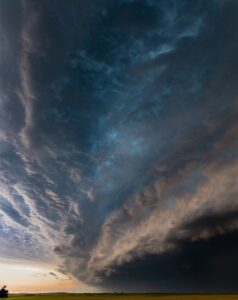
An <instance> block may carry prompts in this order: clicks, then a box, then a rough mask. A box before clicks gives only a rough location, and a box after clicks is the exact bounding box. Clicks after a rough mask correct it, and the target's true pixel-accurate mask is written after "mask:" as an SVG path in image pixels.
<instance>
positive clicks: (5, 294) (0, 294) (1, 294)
mask: <svg viewBox="0 0 238 300" xmlns="http://www.w3.org/2000/svg"><path fill="white" fill-rule="evenodd" d="M6 287H7V286H6V285H4V286H3V287H2V288H1V290H0V298H8V290H7V289H6Z"/></svg>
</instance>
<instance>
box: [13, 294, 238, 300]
mask: <svg viewBox="0 0 238 300" xmlns="http://www.w3.org/2000/svg"><path fill="white" fill-rule="evenodd" d="M10 298H11V299H12V300H14V299H16V300H103V299H105V300H119V299H118V298H120V300H136V299H139V300H156V299H159V300H238V294H237V295H221V294H217V295H158V294H153V295H151V294H143V295H142V294H131V295H128V294H106V295H105V294H101V295H99V294H43V295H39V294H38V295H11V296H10Z"/></svg>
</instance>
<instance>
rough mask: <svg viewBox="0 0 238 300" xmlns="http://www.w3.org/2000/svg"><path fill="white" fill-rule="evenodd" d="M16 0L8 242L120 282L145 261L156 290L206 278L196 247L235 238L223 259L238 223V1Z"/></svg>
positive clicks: (1, 150) (6, 49)
mask: <svg viewBox="0 0 238 300" xmlns="http://www.w3.org/2000/svg"><path fill="white" fill-rule="evenodd" d="M14 3H15V5H10V4H9V1H5V0H2V1H1V2H0V8H1V9H0V13H1V18H0V40H1V46H0V53H1V55H0V63H1V73H0V83H1V91H0V105H1V112H0V114H1V121H0V126H1V129H0V155H1V162H0V167H1V169H0V172H1V173H0V176H1V177H0V178H1V183H0V184H1V189H0V197H1V198H0V200H1V201H0V208H1V211H2V215H1V220H2V225H1V226H2V232H3V233H2V235H1V237H2V239H3V240H4V232H5V233H6V232H9V234H12V236H18V239H19V242H20V241H21V239H22V241H24V243H23V242H22V246H21V248H20V249H21V251H19V254H18V255H19V256H21V257H25V256H27V252H29V253H28V256H29V257H30V256H31V255H30V253H34V255H33V254H32V258H34V259H39V258H40V257H42V259H54V255H55V254H56V255H57V256H58V257H59V258H60V259H61V260H62V263H61V266H60V270H61V271H62V272H66V273H70V274H72V275H74V276H76V277H77V278H79V279H80V280H83V281H86V282H88V283H91V284H98V285H101V286H104V287H107V288H110V287H111V288H113V289H123V287H125V289H129V287H128V285H127V284H126V282H125V280H123V278H122V277H123V276H125V277H124V278H127V279H128V278H130V277H133V276H135V274H137V273H138V272H139V273H143V274H145V276H142V275H141V276H139V275H137V276H136V277H135V278H137V279H138V281H141V282H143V284H141V287H143V290H160V289H161V290H165V289H167V290H169V289H171V290H179V291H182V290H192V289H199V290H204V289H208V285H206V284H205V282H204V281H203V280H202V275H201V276H200V274H203V273H204V272H205V267H204V269H203V266H201V269H199V264H196V263H194V262H195V261H196V259H197V253H198V252H199V251H200V250H199V249H201V251H202V253H203V255H204V261H205V260H206V259H210V257H211V252H209V247H210V246H209V245H215V244H216V243H218V244H219V245H220V243H222V241H223V239H224V241H227V248H225V246H224V248H222V249H224V259H225V257H226V251H228V250H229V247H230V246H229V245H230V244H231V240H232V239H234V238H235V232H236V230H237V226H238V225H237V222H236V214H237V209H238V202H237V195H238V188H237V184H236V178H237V176H238V157H237V156H238V143H237V141H238V139H237V128H238V124H237V117H238V103H237V92H238V91H237V89H238V88H237V86H238V85H237V70H238V68H237V50H238V49H237V45H238V43H237V30H236V28H237V25H238V24H237V22H238V21H237V20H238V19H237V13H238V5H237V2H236V1H209V2H208V1H205V0H204V1H199V0H197V1H167V0H166V1H152V0H151V1H149V0H148V1H130V0H128V1H127V0H121V1H100V2H99V1H74V0H72V1H70V2H69V3H68V2H67V3H66V1H61V0H60V1H58V0H57V1H49V0H48V1H47V0H44V1H43V0H42V1H33V0H32V1H30V0H29V1H28V0H23V1H15V2H14ZM36 240H37V242H36ZM210 241H211V244H210ZM214 241H217V242H214ZM9 243H11V244H13V245H14V239H13V238H12V239H11V240H9ZM17 243H18V242H17ZM24 245H26V247H24ZM29 245H31V246H29ZM1 247H2V248H1V249H0V250H1V253H3V254H4V255H6V249H7V247H9V245H8V244H7V245H5V244H4V243H3V244H2V245H1ZM212 247H213V246H212ZM27 249H28V250H27ZM32 249H34V251H33V250H32ZM206 249H207V250H206ZM190 252H191V253H194V256H193V254H191V257H190V254H188V253H190ZM49 253H50V255H49ZM206 253H207V258H206ZM14 255H16V254H14ZM220 255H221V257H220V259H221V260H222V259H223V258H222V255H223V250H221V251H220ZM49 256H50V257H49ZM186 258H187V259H188V265H189V264H190V263H191V264H192V265H193V264H195V266H196V268H198V269H197V272H198V273H199V276H198V277H197V280H198V282H197V285H194V282H193V281H192V280H193V279H192V278H191V280H190V275H189V274H190V272H192V271H191V270H193V269H192V268H190V269H189V268H186V267H184V268H182V269H181V268H180V261H181V264H182V265H183V263H184V261H185V265H186ZM190 258H191V259H190ZM177 260H178V263H177ZM154 262H155V265H156V266H158V270H157V269H156V270H155V268H152V269H151V264H154ZM229 263H230V262H228V265H229ZM219 266H220V269H219ZM216 268H217V269H216V272H217V273H220V274H222V272H223V269H224V268H225V266H224V264H221V265H219V264H217V265H216ZM150 269H151V271H150ZM138 270H139V271H138ZM142 270H144V271H142ZM160 270H161V271H160ZM163 270H164V271H163ZM173 270H175V274H174V273H173V272H174V271H173ZM164 272H165V273H166V275H164V274H163V273H164ZM173 274H174V275H173ZM179 274H181V278H184V279H185V281H187V285H186V286H184V285H183V284H182V281H179V280H178V281H177V282H178V283H176V280H177V279H178V277H179ZM122 275H123V276H122ZM146 276H147V277H146ZM146 278H148V280H146ZM204 278H205V277H204ZM216 278H222V277H219V276H218V277H216ZM128 282H129V281H128ZM232 282H234V281H232ZM232 282H231V286H230V287H231V288H232V289H233V285H232V284H233V283H232ZM134 284H135V282H134V283H132V289H134ZM217 284H218V281H216V280H215V279H214V283H212V285H211V290H212V289H216V286H217ZM234 284H235V283H234ZM226 288H227V289H228V288H229V286H228V285H227V286H225V287H224V289H226Z"/></svg>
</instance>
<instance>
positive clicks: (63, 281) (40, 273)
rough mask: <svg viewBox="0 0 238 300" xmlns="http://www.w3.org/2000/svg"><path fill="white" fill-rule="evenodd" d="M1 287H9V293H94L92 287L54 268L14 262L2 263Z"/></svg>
mask: <svg viewBox="0 0 238 300" xmlns="http://www.w3.org/2000/svg"><path fill="white" fill-rule="evenodd" d="M52 273H53V274H52ZM54 274H55V275H54ZM1 285H2V286H3V285H7V288H8V289H9V293H47V292H78V293H80V292H82V293H84V292H92V291H93V288H92V287H89V286H87V285H86V284H84V283H82V282H79V281H77V280H76V279H73V278H68V277H67V276H65V275H63V274H61V273H59V272H57V271H55V268H54V267H53V266H50V265H48V266H46V265H31V264H29V265H27V264H23V263H15V264H14V263H12V262H11V263H7V262H4V263H2V262H0V286H1Z"/></svg>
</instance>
